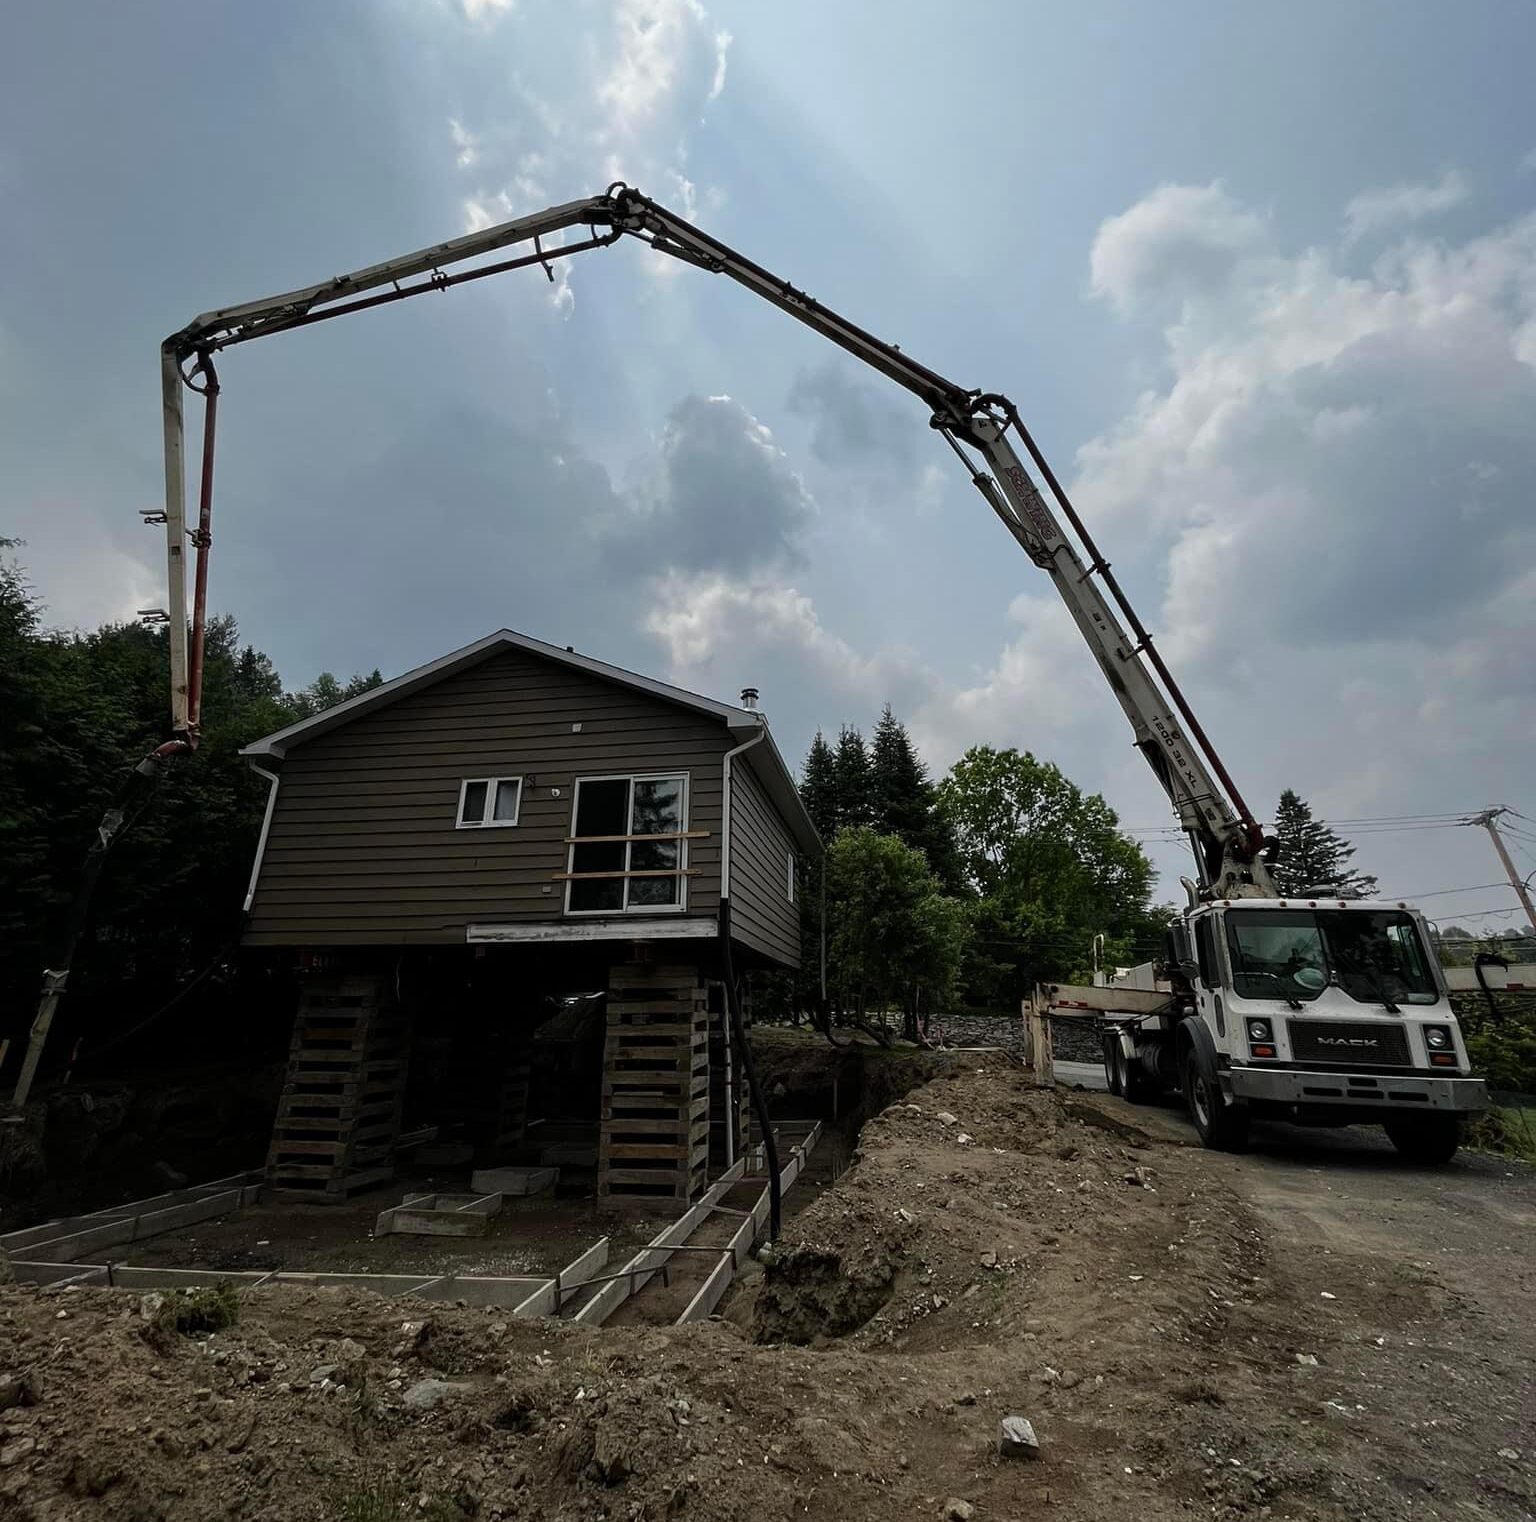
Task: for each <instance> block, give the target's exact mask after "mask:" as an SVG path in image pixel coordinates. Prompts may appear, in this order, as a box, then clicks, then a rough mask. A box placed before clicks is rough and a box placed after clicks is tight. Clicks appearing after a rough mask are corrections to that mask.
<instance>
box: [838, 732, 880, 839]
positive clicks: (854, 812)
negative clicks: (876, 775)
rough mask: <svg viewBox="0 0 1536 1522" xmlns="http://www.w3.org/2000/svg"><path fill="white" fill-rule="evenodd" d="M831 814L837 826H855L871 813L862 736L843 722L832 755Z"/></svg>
mask: <svg viewBox="0 0 1536 1522" xmlns="http://www.w3.org/2000/svg"><path fill="white" fill-rule="evenodd" d="M832 775H833V779H834V786H833V799H834V802H835V808H834V810H833V818H834V819H835V820H836V821H837V828H838V829H844V828H856V827H858V826H859V825H866V824H868V823H869V822H870V819H871V817H872V814H873V809H872V799H871V796H870V768H869V751H868V749H867V748H866V747H865V744H864V736H863V735H862V734H860V732H859V731H858V730H857V729H853V728H851V727H849V726H848V725H844V726H843V730H842V733H841V734H839V735H838V737H837V751H836V753H835V755H834V756H833V766H832Z"/></svg>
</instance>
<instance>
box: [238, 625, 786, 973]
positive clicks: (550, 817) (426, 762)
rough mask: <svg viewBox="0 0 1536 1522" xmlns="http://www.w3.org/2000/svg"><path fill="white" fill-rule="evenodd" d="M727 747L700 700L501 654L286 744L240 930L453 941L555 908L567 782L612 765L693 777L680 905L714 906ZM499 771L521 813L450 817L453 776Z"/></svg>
mask: <svg viewBox="0 0 1536 1522" xmlns="http://www.w3.org/2000/svg"><path fill="white" fill-rule="evenodd" d="M574 723H579V724H581V726H582V729H581V733H579V734H573V733H572V732H571V725H572V724H574ZM730 745H731V740H730V736H729V734H728V732H727V731H726V729H725V728H724V726H723V725H721V724H720V723H719V722H717V721H715V720H713V719H711V718H709V717H707V716H705V715H703V714H697V713H692V712H690V711H689V710H687V709H685V708H681V707H679V706H677V705H674V704H671V703H668V702H666V701H664V700H662V699H659V698H652V697H650V696H648V695H647V694H644V693H640V692H636V691H635V690H633V689H631V688H627V687H623V686H620V685H618V684H617V683H614V682H610V681H605V680H603V679H601V678H599V677H596V676H589V675H587V674H586V673H584V672H581V671H576V670H572V669H570V668H568V667H565V666H563V665H560V664H557V663H556V662H554V661H550V660H545V659H542V658H540V657H539V656H536V655H533V654H530V653H527V652H524V651H521V650H507V651H502V652H500V653H498V654H496V655H494V656H491V657H489V658H488V659H486V660H484V661H482V662H481V663H480V664H479V665H477V666H474V667H472V668H470V669H469V670H466V671H461V672H459V673H457V674H456V675H453V676H449V677H445V678H444V679H443V680H442V681H440V682H437V683H435V684H434V685H432V686H431V687H428V688H424V689H422V690H420V691H418V692H415V693H412V694H409V695H407V696H405V697H403V698H400V699H399V700H398V701H396V702H394V703H391V704H389V705H388V706H386V707H383V708H380V709H377V710H374V711H372V712H365V713H362V714H359V715H358V716H357V717H356V718H355V719H353V720H351V721H350V722H348V723H346V724H344V725H342V726H340V727H339V728H337V729H334V730H331V731H330V732H328V733H323V734H320V735H318V736H316V737H315V738H313V739H311V740H305V741H302V742H299V743H296V744H294V746H293V748H292V749H291V750H290V751H289V752H288V755H287V757H286V758H285V759H284V760H283V762H282V764H281V769H280V774H281V778H282V781H281V784H280V786H279V789H278V795H277V805H276V808H275V810H274V812H273V815H272V828H271V832H270V834H269V835H268V838H267V846H266V853H265V856H264V857H263V860H262V864H261V874H260V878H259V880H258V883H257V888H256V895H255V898H254V901H253V903H252V906H251V918H250V923H249V925H248V928H247V931H246V936H245V940H246V943H247V944H249V945H258V946H259V945H269V946H274V945H310V946H325V945H363V944H386V945H400V944H408V943H419V942H440V943H454V942H462V941H463V940H464V932H465V928H466V927H467V926H468V925H470V924H511V923H516V922H520V921H521V922H526V921H532V920H550V919H556V920H558V919H563V918H564V917H565V915H564V909H565V884H564V883H563V882H559V881H556V880H555V877H556V874H558V873H561V872H564V871H565V870H566V844H565V841H566V837H567V836H568V835H569V834H570V831H571V805H572V801H573V796H574V782H575V779H576V778H577V777H579V776H601V775H606V774H616V773H617V774H632V773H641V774H643V773H650V772H655V773H669V774H674V773H686V774H687V775H688V828H689V829H690V830H707V831H709V832H710V833H709V837H708V838H707V839H703V840H692V841H690V842H689V843H688V865H689V866H690V867H692V868H698V869H699V870H700V875H699V876H697V877H691V878H689V879H688V886H687V905H688V907H687V910H686V913H687V914H688V915H689V916H705V917H711V918H712V917H713V916H714V914H715V911H716V908H717V907H718V901H719V874H720V768H721V758H722V757H723V755H724V753H725V751H726V750H727V749H729V748H730ZM497 776H500V777H513V776H520V777H522V779H523V793H522V803H521V811H520V816H519V822H518V823H517V824H516V825H514V826H511V827H506V828H480V829H458V828H456V827H455V826H456V821H457V810H458V803H459V785H460V783H461V782H462V781H463V780H464V779H465V778H466V777H497ZM555 788H558V789H559V791H560V796H559V797H558V798H556V797H554V796H552V789H555ZM782 878H783V867H782V864H781V865H780V867H779V869H778V881H779V883H780V887H781V888H782ZM545 889H547V890H548V891H547V892H545V891H544V890H545ZM651 912H656V911H651ZM661 912H672V911H661ZM581 922H582V917H581V916H575V917H573V923H581Z"/></svg>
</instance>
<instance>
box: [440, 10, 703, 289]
mask: <svg viewBox="0 0 1536 1522" xmlns="http://www.w3.org/2000/svg"><path fill="white" fill-rule="evenodd" d="M482 3H483V0H482ZM730 41H731V39H730V36H729V34H728V33H726V32H725V31H723V30H720V29H719V28H717V27H716V26H715V25H714V24H713V23H712V21H711V20H710V17H709V13H708V12H707V10H706V9H705V7H704V5H703V3H702V0H615V3H614V4H612V6H611V7H609V8H608V10H607V16H606V21H605V24H604V26H603V27H602V28H600V29H599V31H598V33H597V34H596V36H595V37H594V38H593V39H592V43H591V46H590V47H589V48H588V49H587V50H585V51H579V52H576V53H575V54H574V56H563V57H561V58H559V59H558V60H548V61H543V62H541V61H540V60H537V59H525V58H520V59H519V60H518V67H517V69H516V70H515V71H514V72H513V74H512V77H511V81H510V88H509V89H508V90H507V91H506V92H505V93H503V94H501V95H498V96H496V97H494V98H488V99H487V100H486V101H485V103H484V104H483V106H482V107H481V108H480V110H479V112H478V113H477V112H472V111H470V110H468V109H466V111H465V112H464V113H463V114H462V115H460V116H455V117H452V118H450V119H449V122H448V136H449V141H450V143H451V145H452V148H453V152H454V158H455V163H456V164H457V166H458V167H459V168H460V169H461V170H470V171H473V173H474V175H475V177H476V180H477V181H478V185H477V188H476V189H475V190H474V192H473V193H472V194H470V195H468V196H466V197H465V198H464V200H463V203H462V204H463V210H464V217H465V225H466V227H467V228H469V229H470V230H472V231H473V230H478V229H481V228H484V227H489V226H491V225H493V224H494V223H496V222H500V221H504V220H506V219H507V218H509V217H514V216H522V215H526V214H528V213H530V212H534V211H538V210H541V209H542V208H544V207H546V206H548V205H551V204H552V203H554V202H558V201H564V200H567V199H569V198H571V197H572V196H573V195H579V194H582V193H584V192H591V191H595V190H597V189H600V188H601V187H602V186H603V185H605V184H608V183H611V182H613V181H615V180H623V181H625V182H627V183H629V184H632V185H637V186H640V187H641V188H643V189H646V190H648V191H650V193H651V194H653V195H657V196H659V197H661V198H662V199H664V200H665V201H667V203H668V204H669V205H672V206H673V207H675V208H676V209H677V210H678V211H680V212H681V214H682V215H683V216H685V217H686V218H688V219H689V220H690V221H691V220H692V219H693V218H694V216H695V214H696V212H697V209H698V207H699V206H700V205H701V204H703V205H707V206H711V207H713V206H716V205H718V204H719V202H720V199H721V194H720V192H719V190H718V188H717V187H713V186H707V185H706V186H700V185H697V184H696V183H695V181H694V179H693V177H692V176H691V175H690V174H689V172H688V149H689V144H690V141H691V140H692V137H693V135H694V134H695V132H696V131H697V129H698V127H699V125H700V122H701V119H702V116H703V114H704V111H705V108H706V107H707V106H708V105H709V103H710V102H712V101H713V100H715V99H716V98H717V97H718V96H719V95H720V92H721V91H722V90H723V89H724V87H725V78H726V59H727V55H728V52H729V48H730ZM568 51H569V50H568ZM556 63H558V70H559V74H560V77H561V79H562V80H563V81H565V89H564V93H563V94H562V96H561V98H560V100H559V102H558V104H555V103H552V102H551V101H549V100H545V99H542V98H541V97H539V96H538V95H536V94H535V93H534V92H533V91H532V90H531V89H530V88H529V87H528V85H527V84H526V83H524V74H525V73H526V75H527V77H529V78H535V77H546V76H548V75H549V74H550V72H551V70H552V69H553V68H554V67H555V66H556ZM530 144H532V145H533V146H532V147H530ZM596 166H601V169H600V171H598V172H595V171H596ZM639 266H640V268H641V269H643V270H644V271H646V272H647V273H649V274H652V275H655V276H658V277H668V276H673V275H676V274H677V273H678V270H679V266H678V264H677V261H676V260H673V259H670V258H668V257H667V256H666V255H663V254H657V253H652V252H646V253H645V254H644V255H643V257H641V258H640V259H639ZM552 299H553V300H554V303H555V306H556V308H557V309H558V310H559V311H561V312H562V313H564V312H569V310H570V309H571V305H572V303H573V302H574V300H575V296H574V291H573V287H572V285H571V277H570V275H569V274H564V275H561V276H560V277H559V280H558V284H557V286H556V288H555V291H554V295H553V298H552Z"/></svg>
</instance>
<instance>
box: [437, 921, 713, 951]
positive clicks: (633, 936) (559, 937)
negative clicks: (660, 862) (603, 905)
mask: <svg viewBox="0 0 1536 1522" xmlns="http://www.w3.org/2000/svg"><path fill="white" fill-rule="evenodd" d="M719 934H720V927H719V925H718V924H716V922H715V921H714V920H713V919H704V918H702V917H700V916H697V915H695V916H693V917H691V918H685V917H683V916H680V915H676V914H669V915H659V914H658V915H650V916H647V915H627V914H616V915H612V916H607V917H604V918H602V919H581V920H570V921H565V920H536V921H534V922H532V923H530V924H526V925H470V926H468V927H467V928H466V929H465V931H464V939H465V940H466V941H468V942H470V943H471V944H472V945H493V944H503V945H506V944H513V945H530V944H532V945H540V946H550V945H558V944H560V943H561V942H567V941H571V942H574V941H704V940H714V939H715V938H716V937H717V936H718V935H719Z"/></svg>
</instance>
